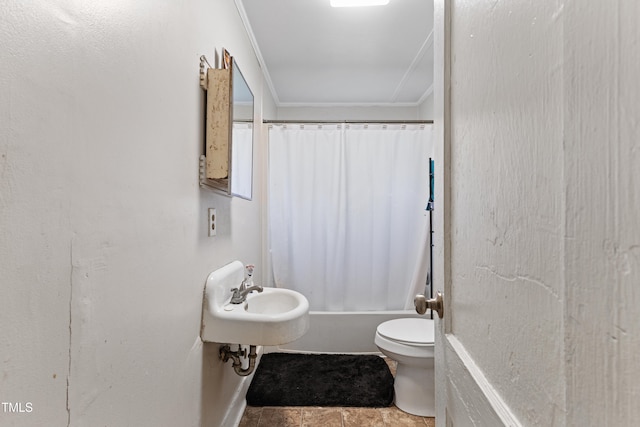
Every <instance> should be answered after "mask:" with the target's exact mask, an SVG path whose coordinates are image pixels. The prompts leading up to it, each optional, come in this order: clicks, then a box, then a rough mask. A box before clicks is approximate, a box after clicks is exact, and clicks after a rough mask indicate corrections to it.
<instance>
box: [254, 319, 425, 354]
mask: <svg viewBox="0 0 640 427" xmlns="http://www.w3.org/2000/svg"><path fill="white" fill-rule="evenodd" d="M405 317H410V318H415V317H422V318H425V316H420V315H419V314H417V313H416V312H415V310H397V311H338V312H332V311H311V312H309V330H308V332H307V333H306V334H305V335H304V336H302V337H301V338H299V339H298V340H296V341H293V342H291V343H288V344H283V345H280V346H278V347H267V348H265V351H266V352H274V351H280V352H298V353H341V354H345V353H351V354H378V353H380V350H379V349H378V347H376V344H375V343H374V337H375V335H376V328H377V327H378V325H380V324H381V323H382V322H386V321H387V320H392V319H400V318H405Z"/></svg>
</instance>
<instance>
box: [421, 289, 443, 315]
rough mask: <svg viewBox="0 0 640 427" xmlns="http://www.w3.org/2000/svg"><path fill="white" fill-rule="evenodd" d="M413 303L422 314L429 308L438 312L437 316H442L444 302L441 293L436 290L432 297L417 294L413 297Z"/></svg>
mask: <svg viewBox="0 0 640 427" xmlns="http://www.w3.org/2000/svg"><path fill="white" fill-rule="evenodd" d="M413 304H414V305H415V306H416V311H417V312H418V313H419V314H424V313H426V312H427V309H429V310H433V311H435V312H436V313H438V317H439V318H441V319H442V316H444V302H443V299H442V293H440V292H437V293H436V297H435V298H432V299H427V297H425V296H424V295H422V294H418V295H416V297H415V298H414V299H413Z"/></svg>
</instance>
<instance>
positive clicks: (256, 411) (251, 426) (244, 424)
mask: <svg viewBox="0 0 640 427" xmlns="http://www.w3.org/2000/svg"><path fill="white" fill-rule="evenodd" d="M260 415H262V408H261V407H254V406H247V408H246V409H245V410H244V414H243V415H242V419H241V420H240V424H238V427H257V426H258V421H260Z"/></svg>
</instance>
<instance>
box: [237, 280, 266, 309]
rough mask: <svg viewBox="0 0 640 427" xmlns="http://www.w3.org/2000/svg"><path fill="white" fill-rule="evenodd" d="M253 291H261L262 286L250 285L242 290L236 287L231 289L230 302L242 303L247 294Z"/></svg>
mask: <svg viewBox="0 0 640 427" xmlns="http://www.w3.org/2000/svg"><path fill="white" fill-rule="evenodd" d="M242 283H244V282H242ZM240 286H242V285H240ZM253 291H258V292H262V286H258V285H251V286H249V287H248V288H244V289H243V290H240V289H238V288H233V289H231V292H233V295H232V296H231V304H242V303H243V302H245V300H246V299H247V295H249V294H250V293H251V292H253Z"/></svg>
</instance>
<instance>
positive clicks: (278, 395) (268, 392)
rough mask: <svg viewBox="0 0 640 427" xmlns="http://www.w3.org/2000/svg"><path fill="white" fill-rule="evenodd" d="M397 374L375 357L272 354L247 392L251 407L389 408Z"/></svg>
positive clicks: (259, 368)
mask: <svg viewBox="0 0 640 427" xmlns="http://www.w3.org/2000/svg"><path fill="white" fill-rule="evenodd" d="M392 402H393V376H392V375H391V372H390V371H389V367H388V366H387V364H386V362H385V361H384V359H382V358H381V357H378V356H375V355H351V354H290V353H268V354H265V355H263V356H262V359H261V360H260V363H259V364H258V368H257V369H256V373H255V375H254V377H253V381H251V385H250V386H249V390H248V391H247V404H248V405H250V406H348V407H353V406H361V407H377V408H381V407H386V406H389V405H391V403H392Z"/></svg>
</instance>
